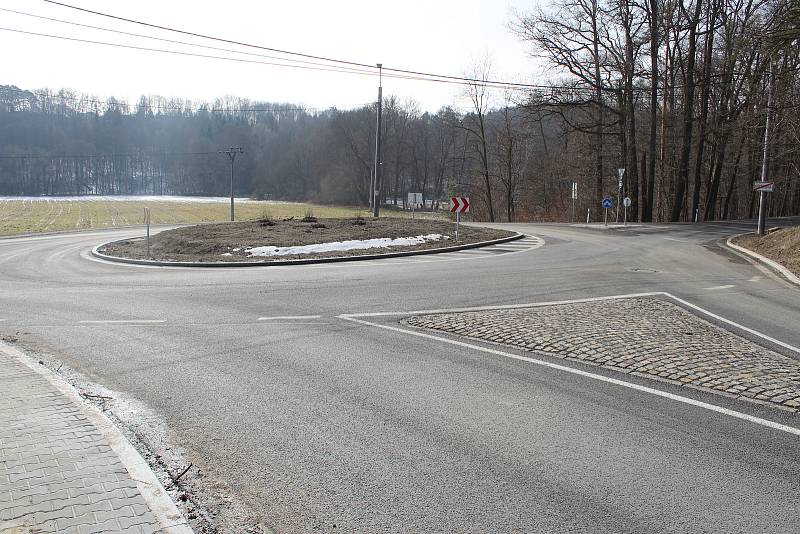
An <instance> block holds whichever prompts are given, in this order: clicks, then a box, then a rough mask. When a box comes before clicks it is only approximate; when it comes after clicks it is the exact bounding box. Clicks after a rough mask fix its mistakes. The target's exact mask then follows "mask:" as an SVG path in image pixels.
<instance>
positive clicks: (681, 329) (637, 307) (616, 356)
mask: <svg viewBox="0 0 800 534" xmlns="http://www.w3.org/2000/svg"><path fill="white" fill-rule="evenodd" d="M404 322H405V323H406V324H409V325H412V326H416V327H421V328H429V329H434V330H440V331H443V332H448V333H452V334H459V335H463V336H468V337H471V338H475V339H480V340H484V341H492V342H496V343H501V344H505V345H510V346H513V347H517V348H521V349H524V350H528V351H535V352H543V353H547V354H552V355H556V356H560V357H563V358H568V359H571V360H579V361H583V362H590V363H593V364H597V365H602V366H604V367H610V368H614V369H617V370H620V371H623V372H627V373H634V374H638V375H642V376H647V377H658V378H661V379H665V380H669V381H672V382H676V383H678V384H681V385H689V386H693V387H698V388H701V389H704V390H709V391H713V392H723V393H725V394H729V395H734V396H737V397H744V398H747V399H754V400H756V401H763V402H766V403H770V404H775V405H780V406H782V407H783V408H787V409H791V410H795V411H796V410H797V409H798V408H800V361H797V360H793V359H791V358H788V357H786V356H783V355H781V354H778V353H776V352H774V351H771V350H768V349H766V348H764V347H761V346H759V345H757V344H755V343H753V342H751V341H748V340H747V339H744V338H742V337H739V336H737V335H735V334H732V333H730V332H728V331H727V330H724V329H722V328H719V327H717V326H715V325H712V324H711V323H709V322H707V321H705V320H703V319H700V318H699V317H697V316H696V315H693V314H692V313H689V312H688V311H686V310H684V309H683V308H681V307H679V306H677V305H674V304H671V303H669V302H665V301H662V300H658V299H650V298H635V299H615V300H607V301H593V302H583V303H571V304H557V305H551V306H540V307H531V308H517V309H505V310H492V311H479V312H463V313H449V314H436V315H425V316H418V317H411V318H408V319H406V320H405V321H404Z"/></svg>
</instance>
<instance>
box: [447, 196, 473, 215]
mask: <svg viewBox="0 0 800 534" xmlns="http://www.w3.org/2000/svg"><path fill="white" fill-rule="evenodd" d="M468 211H469V197H450V213H467V212H468Z"/></svg>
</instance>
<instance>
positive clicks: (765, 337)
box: [663, 293, 800, 354]
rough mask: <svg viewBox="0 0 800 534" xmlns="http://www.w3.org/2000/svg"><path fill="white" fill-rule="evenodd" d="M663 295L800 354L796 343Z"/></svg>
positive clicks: (667, 294) (668, 294) (674, 297)
mask: <svg viewBox="0 0 800 534" xmlns="http://www.w3.org/2000/svg"><path fill="white" fill-rule="evenodd" d="M663 295H666V296H667V297H669V298H671V299H673V300H675V301H677V302H680V303H681V304H683V305H684V306H686V307H688V308H692V309H693V310H697V311H699V312H701V313H704V314H706V315H708V316H709V317H713V318H714V319H716V320H717V321H720V322H723V323H725V324H729V325H731V326H734V327H736V328H738V329H740V330H743V331H745V332H747V333H748V334H753V335H754V336H757V337H760V338H761V339H764V340H766V341H769V342H770V343H773V344H775V345H778V346H779V347H783V348H785V349H789V350H791V351H793V352H796V353H797V354H800V348H798V347H795V346H794V345H790V344H788V343H784V342H783V341H779V340H777V339H775V338H774V337H770V336H768V335H766V334H762V333H761V332H759V331H757V330H753V329H752V328H748V327H746V326H744V325H741V324H739V323H736V322H734V321H731V320H730V319H726V318H724V317H721V316H719V315H717V314H716V313H712V312H710V311H708V310H705V309H703V308H701V307H700V306H697V305H696V304H692V303H691V302H688V301H685V300H683V299H681V298H678V297H676V296H675V295H673V294H671V293H663Z"/></svg>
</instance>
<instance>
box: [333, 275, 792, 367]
mask: <svg viewBox="0 0 800 534" xmlns="http://www.w3.org/2000/svg"><path fill="white" fill-rule="evenodd" d="M638 297H667V298H671V299H672V300H674V301H676V302H680V303H681V304H683V305H684V306H686V307H687V308H692V309H693V310H696V311H699V312H700V313H704V314H705V315H708V316H709V317H712V318H714V319H716V320H717V321H720V322H723V323H725V324H729V325H731V326H734V327H736V328H738V329H740V330H742V331H744V332H747V333H748V334H752V335H754V336H757V337H760V338H761V339H764V340H766V341H769V342H770V343H773V344H775V345H778V346H780V347H783V348H785V349H789V350H791V351H793V352H796V353H798V354H800V348H798V347H795V346H794V345H790V344H788V343H784V342H783V341H779V340H777V339H775V338H773V337H770V336H768V335H766V334H762V333H761V332H759V331H757V330H753V329H752V328H748V327H746V326H744V325H741V324H739V323H737V322H734V321H731V320H730V319H725V318H724V317H722V316H719V315H717V314H715V313H713V312H710V311H708V310H706V309H704V308H701V307H700V306H697V305H696V304H692V303H691V302H688V301H686V300H683V299H682V298H679V297H676V296H675V295H673V294H672V293H667V292H666V291H652V292H649V293H626V294H623V295H608V296H605V297H587V298H582V299H568V300H554V301H550V302H529V303H526V304H504V305H497V306H473V307H468V308H449V309H448V308H440V309H434V310H415V311H394V312H373V313H347V314H343V315H340V316H339V317H340V318H344V317H389V316H392V315H429V314H435V313H457V312H471V311H489V310H514V309H519V308H538V307H541V306H555V305H558V304H577V303H580V302H599V301H604V300H616V299H630V298H638Z"/></svg>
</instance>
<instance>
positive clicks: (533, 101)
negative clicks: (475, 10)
mask: <svg viewBox="0 0 800 534" xmlns="http://www.w3.org/2000/svg"><path fill="white" fill-rule="evenodd" d="M798 21H800V11H799V8H798V6H797V4H796V3H792V2H788V1H785V0H771V1H764V2H758V1H755V0H693V1H691V2H687V1H681V0H604V1H601V0H554V1H553V2H552V3H550V4H548V5H547V6H546V7H543V8H542V9H540V10H538V11H535V12H530V13H522V14H519V15H518V16H517V18H516V19H515V20H514V21H513V22H512V24H511V28H512V31H514V32H515V33H516V34H517V35H518V36H519V37H520V38H521V39H522V41H523V42H524V43H526V45H527V46H528V47H529V49H530V51H531V53H532V55H534V56H537V57H539V58H541V59H542V60H544V61H545V63H546V64H547V65H548V66H549V67H550V68H551V71H552V72H553V73H555V76H554V77H551V78H550V79H551V82H549V83H547V84H541V85H536V86H527V87H513V86H510V87H508V88H507V89H506V90H504V91H501V90H499V89H497V85H496V84H492V83H481V81H480V80H490V79H491V73H490V68H489V65H488V64H484V65H479V66H477V67H476V68H475V71H476V73H477V74H474V75H473V76H472V77H471V78H474V79H476V80H477V81H472V82H465V85H464V96H465V99H464V101H465V102H466V103H467V105H466V106H465V107H464V108H454V107H443V108H442V109H440V110H438V111H437V112H435V113H433V112H425V111H422V110H420V109H419V108H418V106H417V105H416V104H415V103H414V102H413V101H406V100H403V99H402V98H401V97H390V98H388V99H385V100H384V104H383V122H382V124H383V127H382V128H383V131H382V136H383V151H382V152H383V153H382V161H383V166H382V169H383V171H382V180H381V184H380V188H381V195H380V198H382V199H384V202H386V203H387V204H402V199H403V198H405V197H406V194H407V193H408V192H422V193H423V195H424V198H425V199H426V201H430V202H431V203H432V204H433V205H434V206H435V205H436V203H437V202H440V201H444V200H445V199H446V198H447V197H448V196H450V195H451V194H467V195H469V196H470V197H471V199H472V208H473V210H474V212H475V215H476V216H477V217H478V218H480V219H484V220H497V221H500V220H502V221H505V220H508V221H526V220H531V221H546V220H557V221H564V220H569V219H570V218H571V217H572V200H571V196H570V195H571V190H572V184H573V182H576V183H577V191H578V199H577V202H576V211H577V214H576V217H577V218H578V219H583V218H584V217H585V216H586V211H587V209H590V210H591V211H592V216H593V218H594V219H595V220H596V219H597V218H598V217H599V212H600V208H599V205H600V201H601V199H602V198H603V197H604V196H611V197H612V198H614V200H615V201H616V196H617V193H618V187H617V169H619V168H624V169H625V173H624V177H623V184H622V191H621V194H622V195H624V196H630V197H631V199H632V205H631V211H630V214H629V220H641V221H690V220H694V219H695V218H697V219H698V220H701V221H703V220H706V221H709V220H718V219H731V218H747V217H752V216H753V215H754V210H755V208H756V207H757V202H756V195H755V194H753V192H752V182H753V181H754V180H757V179H760V178H761V175H762V170H763V168H764V167H766V175H767V176H768V177H769V179H770V180H774V181H775V183H776V188H775V192H774V193H772V194H771V195H770V197H769V204H768V208H769V215H770V216H782V215H797V214H800V150H798V148H800V113H799V110H800V47H798V46H797V45H798V44H800V23H799V22H798ZM376 108H377V106H376V105H375V104H368V105H364V106H362V107H359V108H355V109H348V110H339V109H335V108H332V109H327V110H313V109H307V108H302V107H298V106H296V105H293V104H287V103H269V102H253V101H249V100H245V99H239V98H233V97H228V98H221V99H219V100H216V101H214V102H208V103H197V102H189V101H182V100H174V99H164V98H159V97H142V98H141V99H140V100H139V101H137V102H135V103H128V102H125V101H120V100H116V99H114V98H104V99H101V98H98V97H96V96H90V95H86V94H80V93H76V92H74V91H69V90H60V91H52V90H36V91H30V90H24V89H19V88H17V87H13V86H0V195H35V196H39V195H100V194H102V195H116V194H125V195H137V194H155V195H167V194H169V195H225V194H227V193H228V160H227V158H226V157H225V156H224V155H222V154H220V153H219V151H220V150H223V149H225V148H226V147H229V146H241V147H243V148H244V150H245V154H244V155H243V156H242V157H240V158H237V160H236V169H237V171H236V173H237V182H238V191H237V194H239V195H243V196H253V197H257V198H271V199H284V200H302V201H307V200H309V201H316V202H325V203H338V204H349V205H363V206H366V205H367V204H368V202H369V192H368V190H369V188H370V180H371V174H372V172H373V168H374V157H375V155H374V150H375V127H376V111H377V110H376ZM768 114H769V124H770V132H769V139H770V142H769V143H768V144H767V146H766V147H765V144H764V137H765V135H764V134H765V128H766V125H767V123H768V121H767V118H768V117H767V116H768Z"/></svg>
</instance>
